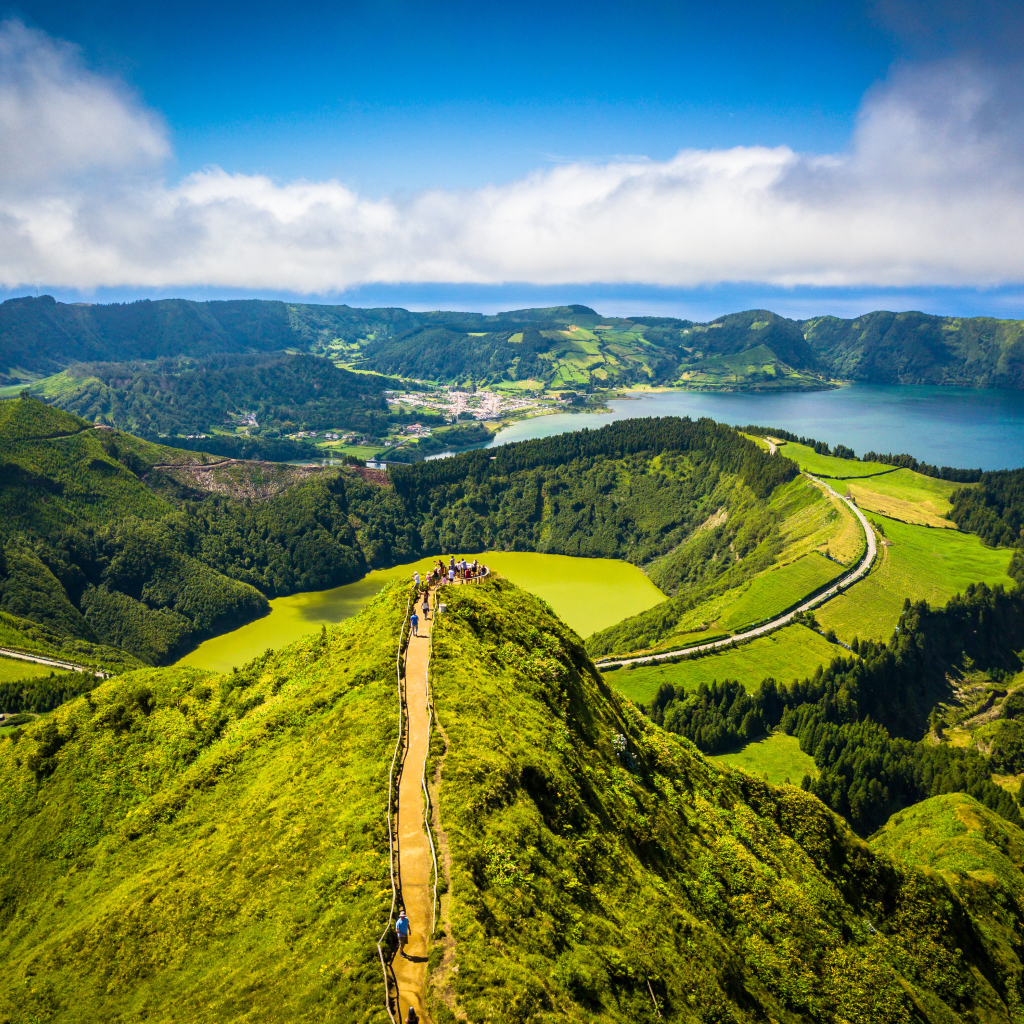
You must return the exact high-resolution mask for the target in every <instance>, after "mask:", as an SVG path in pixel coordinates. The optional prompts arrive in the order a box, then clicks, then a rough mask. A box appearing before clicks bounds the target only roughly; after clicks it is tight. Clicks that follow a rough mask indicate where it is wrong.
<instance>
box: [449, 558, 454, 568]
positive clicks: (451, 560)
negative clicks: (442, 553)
mask: <svg viewBox="0 0 1024 1024" xmlns="http://www.w3.org/2000/svg"><path fill="white" fill-rule="evenodd" d="M448 568H449V569H454V568H455V556H454V555H449V556H448Z"/></svg>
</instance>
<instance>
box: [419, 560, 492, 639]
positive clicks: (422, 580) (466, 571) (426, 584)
mask: <svg viewBox="0 0 1024 1024" xmlns="http://www.w3.org/2000/svg"><path fill="white" fill-rule="evenodd" d="M486 575H487V566H486V565H481V564H480V562H479V561H478V560H477V559H475V558H474V559H473V561H472V562H467V561H466V559H464V558H460V559H459V560H458V561H457V562H456V561H455V556H454V555H451V556H450V557H449V559H448V567H447V568H445V564H444V562H443V561H442V560H441V559H440V558H439V559H438V560H437V561H436V562H435V563H434V565H433V567H432V568H431V570H430V572H428V573H427V575H426V577H421V576H420V571H419V569H417V570H416V571H415V572H414V573H413V574H412V578H413V580H414V581H415V583H416V589H417V590H422V591H423V620H424V622H425V621H426V620H427V619H429V618H430V588H431V587H440V586H444V584H446V583H447V584H448V585H449V586H453V585H454V584H455V581H456V580H458V581H459V582H460V583H461V582H467V581H469V580H471V579H475V578H476V577H477V576H486ZM409 624H410V625H411V626H412V635H413V636H419V635H420V617H419V615H417V614H416V609H415V608H413V610H412V615H410V616H409Z"/></svg>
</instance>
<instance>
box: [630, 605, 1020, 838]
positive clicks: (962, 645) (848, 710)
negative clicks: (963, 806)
mask: <svg viewBox="0 0 1024 1024" xmlns="http://www.w3.org/2000/svg"><path fill="white" fill-rule="evenodd" d="M855 650H856V652H857V654H858V655H859V656H858V657H855V658H851V657H838V658H836V659H835V660H833V662H832V663H831V665H829V666H828V667H825V668H820V667H819V669H818V671H817V673H816V674H815V675H814V676H813V677H811V678H810V679H804V680H802V681H800V680H794V681H793V683H792V684H790V685H786V684H784V683H780V682H777V681H776V680H774V679H765V680H764V682H763V683H762V684H761V686H760V687H759V688H758V689H757V690H756V691H755V692H754V693H750V694H748V693H746V692H745V691H744V689H743V687H742V686H740V684H739V683H736V682H731V681H728V680H725V681H723V682H721V683H717V682H716V683H714V684H712V685H711V686H702V687H701V688H700V689H699V690H698V691H697V692H696V693H693V694H687V693H677V692H676V690H675V688H674V687H673V686H672V685H671V684H666V685H664V686H662V687H661V689H660V690H659V692H658V694H657V695H656V696H655V698H654V700H653V701H652V702H651V705H650V707H649V708H648V709H647V710H648V713H649V714H650V715H651V717H652V718H653V719H654V720H655V721H656V722H657V723H658V724H659V725H663V726H664V727H665V728H666V729H668V730H669V731H671V732H675V733H678V734H680V735H682V736H686V737H687V738H688V739H690V740H691V741H692V742H694V743H695V744H696V745H697V746H698V747H699V748H700V749H701V750H704V751H706V752H709V753H717V752H721V751H724V750H728V749H731V748H735V747H737V746H740V745H742V744H743V743H745V742H747V741H748V740H750V739H752V738H753V737H755V736H759V735H762V734H763V733H764V732H766V731H768V730H771V729H773V728H775V727H778V726H781V728H782V730H783V731H784V732H787V733H789V734H790V735H794V736H796V737H797V738H798V739H799V740H800V747H801V749H802V750H803V751H804V752H805V753H807V754H809V755H811V756H812V757H813V758H814V760H815V764H816V765H817V768H818V772H819V774H818V777H817V778H816V779H815V780H814V781H813V782H812V781H811V780H810V779H806V780H805V782H804V784H805V787H810V789H811V791H812V792H813V793H814V794H815V795H816V796H818V797H820V798H821V799H822V800H823V801H824V802H825V803H826V804H828V806H829V807H831V808H832V809H833V810H835V811H836V812H837V813H839V814H841V815H843V817H845V818H846V819H847V820H848V821H849V822H850V824H851V825H852V826H853V827H854V828H855V829H857V831H859V832H860V833H861V834H862V835H868V834H870V833H871V832H873V831H874V830H875V829H877V828H878V827H879V826H880V825H882V824H884V822H885V821H886V819H888V818H889V816H890V815H892V814H894V813H895V812H896V811H898V810H900V809H901V808H903V807H907V806H909V805H910V804H913V803H917V802H918V801H920V800H923V799H925V798H927V797H929V796H934V795H936V794H939V793H948V792H966V793H970V794H971V795H972V796H974V797H975V798H976V799H978V800H979V801H980V802H981V803H983V804H985V805H986V806H988V807H991V808H992V809H993V810H995V811H996V812H998V813H999V814H1001V815H1002V816H1003V817H1005V818H1006V819H1007V820H1009V821H1012V822H1013V823H1014V824H1018V825H1021V824H1024V823H1022V820H1021V815H1020V809H1019V807H1018V806H1017V805H1016V804H1015V803H1014V801H1013V800H1012V799H1011V797H1010V796H1009V795H1008V794H1007V792H1006V790H1004V789H1002V788H1001V787H1000V786H997V785H995V783H993V782H992V781H991V774H992V772H993V770H997V771H1002V770H1007V769H1009V768H1012V770H1014V771H1024V751H1022V750H1017V748H1016V747H1015V746H1014V741H1015V740H1016V738H1017V727H1016V725H1011V727H1010V729H1009V730H1008V732H1007V735H1006V736H1005V737H1004V739H1003V740H1002V742H1001V744H997V750H996V753H995V755H994V757H995V761H994V762H990V760H989V759H988V758H986V757H985V756H983V755H982V754H981V753H980V752H979V751H978V750H977V749H965V748H956V747H951V746H948V745H946V744H940V743H933V742H932V743H930V742H925V741H924V740H923V737H924V735H925V733H926V732H927V731H928V730H929V727H930V725H931V723H932V720H933V715H932V712H933V709H935V708H936V706H937V705H938V704H939V703H941V702H943V701H949V700H952V696H953V695H952V691H951V686H950V679H953V678H958V677H961V676H962V674H963V672H964V671H965V669H967V668H968V667H970V668H971V669H973V670H978V669H980V670H988V671H989V672H991V673H992V674H993V675H994V676H995V677H997V678H998V677H1001V676H1002V674H1004V673H1007V672H1008V673H1010V674H1012V673H1014V672H1016V671H1019V670H1020V669H1021V667H1024V666H1022V663H1021V660H1020V655H1019V653H1018V652H1020V651H1021V650H1024V592H1022V591H1021V590H1020V589H1016V590H1014V591H1012V592H1010V593H1007V592H1005V591H1003V590H1002V589H1001V588H999V587H997V588H995V589H989V588H988V587H986V586H984V585H978V586H972V587H969V588H968V589H967V592H966V593H965V594H964V595H963V596H962V597H957V598H954V599H953V600H952V601H950V602H949V604H948V605H947V606H946V608H944V609H942V610H938V611H936V610H932V609H930V608H929V607H928V606H927V604H926V603H924V602H919V603H916V604H910V602H909V601H908V602H907V607H906V608H905V610H904V612H903V615H902V616H901V618H900V621H899V628H898V631H897V634H896V636H895V638H894V639H893V640H892V641H891V642H890V643H889V644H884V643H877V642H861V643H859V644H857V645H856V647H855ZM1004 692H1005V691H1004ZM1017 758H1019V761H1018V760H1017ZM1008 759H1012V761H1011V763H1010V764H1009V765H1008V764H1007V763H1006V762H1007V760H1008ZM1018 764H1019V765H1020V767H1017V765H1018ZM794 781H796V780H794Z"/></svg>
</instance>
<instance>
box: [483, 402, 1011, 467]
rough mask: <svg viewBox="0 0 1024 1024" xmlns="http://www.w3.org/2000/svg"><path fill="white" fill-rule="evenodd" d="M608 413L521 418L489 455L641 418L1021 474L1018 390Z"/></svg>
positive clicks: (617, 407)
mask: <svg viewBox="0 0 1024 1024" xmlns="http://www.w3.org/2000/svg"><path fill="white" fill-rule="evenodd" d="M608 406H609V409H610V410H611V411H610V412H607V413H556V414H554V415H551V416H536V417H534V418H532V419H528V420H520V421H519V422H518V423H514V424H513V425H512V426H511V427H508V428H506V429H505V430H502V431H500V432H499V433H498V434H497V436H496V437H495V438H494V439H493V440H492V441H491V443H490V445H488V447H493V446H494V445H497V444H507V443H509V442H510V441H525V440H527V439H529V438H533V437H550V436H551V435H553V434H565V433H569V432H570V431H573V430H582V429H583V428H584V427H603V426H605V425H606V424H608V423H611V422H612V421H613V420H622V419H630V418H633V417H640V416H689V417H691V418H692V419H697V418H698V417H700V416H710V417H711V418H712V419H714V420H718V421H719V422H721V423H728V424H730V425H739V426H746V425H747V424H756V425H760V426H766V427H779V428H781V429H783V430H790V431H792V432H793V433H794V434H801V435H803V436H805V437H813V438H815V439H816V440H818V441H825V442H827V443H828V444H830V445H835V444H845V445H848V446H849V447H851V448H853V449H854V450H855V451H856V452H857V454H858V455H861V454H863V453H864V452H866V451H871V450H874V451H876V452H909V453H910V454H911V455H913V456H914V457H915V458H918V459H921V460H922V461H924V462H930V463H933V464H934V465H938V466H961V467H968V468H971V469H974V468H977V467H979V466H980V467H981V468H982V469H1014V468H1017V467H1019V466H1024V392H1022V391H1002V390H993V389H985V388H940V387H926V386H923V385H922V386H919V385H910V384H905V385H898V386H897V385H892V386H889V385H875V384H853V385H850V386H849V387H842V388H837V389H836V390H834V391H808V392H784V393H781V394H772V395H754V394H742V393H736V392H732V393H730V392H721V393H718V394H712V393H709V392H702V391H666V392H655V393H652V392H635V393H634V394H633V395H632V396H631V397H630V398H629V399H617V400H614V401H610V402H609V403H608Z"/></svg>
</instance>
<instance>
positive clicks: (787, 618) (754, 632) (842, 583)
mask: <svg viewBox="0 0 1024 1024" xmlns="http://www.w3.org/2000/svg"><path fill="white" fill-rule="evenodd" d="M804 475H805V476H806V477H807V478H808V479H810V480H813V481H814V482H815V483H816V484H817V485H818V486H819V487H821V488H822V489H823V490H825V491H827V492H828V493H829V494H831V495H832V497H834V498H838V499H839V500H840V501H841V502H843V503H844V504H846V505H847V506H849V508H850V510H851V511H852V512H853V514H854V515H855V516H856V517H857V519H858V521H859V522H860V525H861V529H862V530H863V531H864V539H865V541H866V550H865V552H864V557H863V558H862V559H861V561H860V563H859V564H858V565H857V567H856V568H855V569H854V570H853V571H852V572H850V573H847V574H846V575H844V576H842V577H841V578H840V580H839V582H838V583H833V584H832V586H830V587H829V588H828V589H827V590H824V591H822V592H821V593H820V594H815V595H814V596H813V597H811V598H808V599H807V600H806V601H804V602H803V604H801V605H800V607H799V608H794V609H793V610H792V611H788V612H786V614H785V615H780V616H778V618H775V619H772V620H771V622H765V623H762V624H761V625H760V626H755V627H754V628H753V629H748V630H746V631H745V632H743V633H737V634H736V635H735V636H728V637H726V638H725V639H724V640H715V641H714V642H713V643H709V644H698V645H697V646H696V647H683V648H676V650H674V651H663V652H661V653H660V654H644V655H640V656H639V657H636V658H602V659H601V660H600V661H599V662H597V667H598V668H601V669H610V668H613V667H617V666H619V665H641V664H647V663H650V662H654V661H664V660H665V659H666V658H677V657H679V655H681V654H683V655H690V654H699V653H701V652H702V651H715V650H720V649H721V648H723V647H730V646H732V645H733V644H741V643H743V642H745V641H747V640H753V639H755V638H756V637H759V636H764V635H765V634H766V633H771V632H774V631H775V630H776V629H778V628H779V627H780V626H785V625H787V624H788V623H790V622H792V621H793V618H794V616H796V615H798V614H799V613H800V612H808V611H810V610H811V609H812V608H817V607H818V605H820V604H824V603H825V602H826V601H827V600H828V599H829V598H831V597H835V595H836V594H838V593H839V592H840V591H842V590H846V589H847V587H850V586H852V585H853V584H854V583H856V582H857V580H859V579H862V578H863V577H864V576H865V575H867V572H868V570H869V569H870V568H871V566H872V565H874V564H875V558H876V557H877V556H878V546H877V544H876V543H875V531H874V530H873V529H872V528H871V524H870V523H869V522H868V521H867V519H866V518H865V516H864V513H863V512H861V510H860V509H859V508H857V506H856V505H855V504H854V503H853V502H852V501H850V500H849V499H847V498H844V497H843V496H842V495H841V494H837V493H836V492H835V491H834V490H833V489H832V488H831V487H829V485H828V484H826V483H825V482H824V481H822V480H819V479H818V478H817V477H814V476H811V474H810V473H805V474H804Z"/></svg>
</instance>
